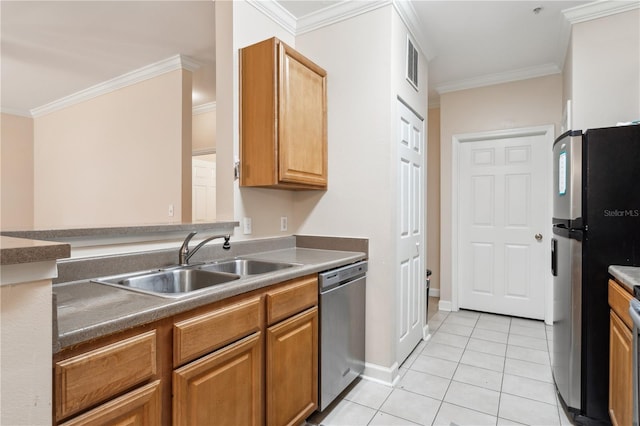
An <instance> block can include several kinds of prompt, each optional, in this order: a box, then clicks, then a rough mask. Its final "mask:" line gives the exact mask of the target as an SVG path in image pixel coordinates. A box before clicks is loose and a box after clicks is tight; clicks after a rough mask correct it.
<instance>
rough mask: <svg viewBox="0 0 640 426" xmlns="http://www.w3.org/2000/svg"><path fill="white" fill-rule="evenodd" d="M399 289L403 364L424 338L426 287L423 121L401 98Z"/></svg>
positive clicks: (400, 355) (399, 137) (399, 347)
mask: <svg viewBox="0 0 640 426" xmlns="http://www.w3.org/2000/svg"><path fill="white" fill-rule="evenodd" d="M398 131H399V134H398V140H397V162H398V163H397V167H398V196H397V197H398V198H397V201H398V203H397V206H398V207H397V208H398V212H397V213H398V219H397V224H396V229H397V236H396V239H397V245H398V250H397V256H398V257H397V272H396V277H397V283H398V286H397V289H398V306H397V311H398V347H397V357H398V358H397V361H398V364H401V363H402V361H404V360H405V359H406V358H407V357H408V356H409V354H410V353H411V351H412V350H413V349H414V348H415V347H416V345H417V344H418V343H419V342H420V340H421V339H422V332H423V325H424V318H425V303H426V300H425V299H426V294H425V292H426V288H425V266H424V259H426V246H425V244H424V238H425V235H424V234H425V231H424V229H425V227H424V222H425V202H424V194H425V188H426V186H425V171H424V164H425V163H426V153H425V149H424V145H425V142H424V120H423V119H422V118H420V117H418V116H417V115H416V114H415V113H414V112H413V111H412V110H411V109H410V108H408V107H407V106H406V105H405V104H404V103H403V102H402V101H400V100H398Z"/></svg>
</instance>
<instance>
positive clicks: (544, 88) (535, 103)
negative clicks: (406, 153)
mask: <svg viewBox="0 0 640 426" xmlns="http://www.w3.org/2000/svg"><path fill="white" fill-rule="evenodd" d="M440 114H441V119H440V124H441V129H440V136H441V145H440V149H441V151H440V155H441V156H440V166H441V184H440V203H441V205H440V218H441V224H440V256H441V257H440V298H441V302H442V301H445V302H450V301H451V268H452V265H451V236H452V227H451V225H452V221H453V220H455V218H452V217H451V202H452V199H451V194H452V189H453V188H452V187H451V179H452V176H451V161H452V142H451V141H452V137H453V136H454V135H458V134H464V133H474V132H482V131H491V130H504V129H516V128H522V127H532V126H540V125H546V124H555V128H556V134H557V132H558V130H559V129H560V120H561V118H562V76H561V75H560V74H555V75H551V76H547V77H540V78H534V79H529V80H523V81H517V82H512V83H505V84H499V85H494V86H488V87H481V88H476V89H469V90H461V91H458V92H451V93H445V94H442V95H441V96H440Z"/></svg>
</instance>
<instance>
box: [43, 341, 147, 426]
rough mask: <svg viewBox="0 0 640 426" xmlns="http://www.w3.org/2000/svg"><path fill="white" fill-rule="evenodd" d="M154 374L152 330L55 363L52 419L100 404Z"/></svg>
mask: <svg viewBox="0 0 640 426" xmlns="http://www.w3.org/2000/svg"><path fill="white" fill-rule="evenodd" d="M155 374H156V331H155V330H153V331H149V332H147V333H144V334H140V335H137V336H134V337H130V338H128V339H125V340H122V341H120V342H118V343H114V344H111V345H107V346H104V347H102V348H99V349H95V350H93V351H90V352H87V353H84V354H81V355H78V356H74V357H72V358H69V359H66V360H63V361H59V362H57V363H56V365H55V376H56V378H55V390H56V392H55V395H56V402H55V403H56V418H57V419H58V420H60V419H62V418H65V417H67V416H69V415H71V414H73V413H76V412H78V411H80V410H82V409H84V408H87V407H90V406H92V405H94V404H97V403H99V402H102V401H104V400H106V399H108V398H110V397H112V396H115V395H117V394H118V393H120V392H122V391H124V390H126V389H129V388H131V387H132V386H135V385H137V384H139V383H142V382H144V381H145V380H148V379H149V378H151V377H152V376H153V375H155Z"/></svg>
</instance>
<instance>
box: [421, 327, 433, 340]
mask: <svg viewBox="0 0 640 426" xmlns="http://www.w3.org/2000/svg"><path fill="white" fill-rule="evenodd" d="M430 339H431V333H430V332H429V324H425V325H424V327H422V340H424V342H425V343H426V342H428V341H429V340H430Z"/></svg>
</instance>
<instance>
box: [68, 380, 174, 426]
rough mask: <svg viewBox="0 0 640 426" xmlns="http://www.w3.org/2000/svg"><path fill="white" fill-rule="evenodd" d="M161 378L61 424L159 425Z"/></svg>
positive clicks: (88, 425)
mask: <svg viewBox="0 0 640 426" xmlns="http://www.w3.org/2000/svg"><path fill="white" fill-rule="evenodd" d="M161 409H162V406H161V403H160V380H156V381H155V382H153V383H149V384H148V385H146V386H143V387H141V388H140V389H136V390H134V391H131V392H129V393H127V394H124V395H122V396H121V397H119V398H116V399H114V400H113V401H109V402H106V403H104V404H102V405H100V406H99V407H97V408H94V409H93V410H91V411H89V412H87V413H85V414H83V415H81V416H78V417H76V418H74V419H72V420H69V421H68V422H65V423H63V424H61V425H60V426H81V425H82V426H93V425H95V426H105V425H114V426H115V425H158V424H160V418H161Z"/></svg>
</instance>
